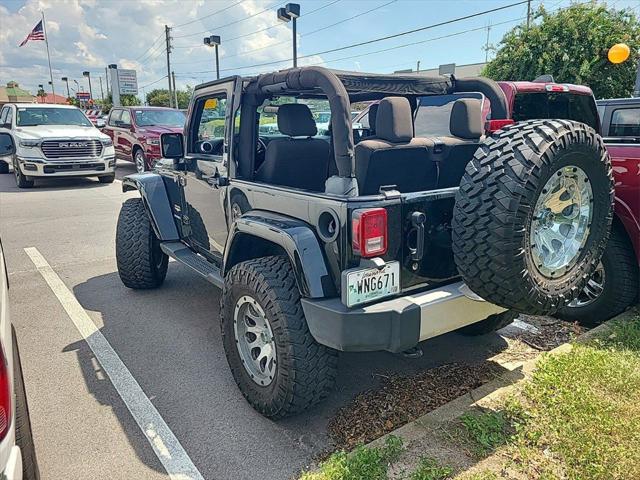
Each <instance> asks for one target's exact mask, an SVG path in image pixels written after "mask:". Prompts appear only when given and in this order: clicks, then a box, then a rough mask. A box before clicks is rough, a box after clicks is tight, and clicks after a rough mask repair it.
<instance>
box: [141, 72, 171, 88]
mask: <svg viewBox="0 0 640 480" xmlns="http://www.w3.org/2000/svg"><path fill="white" fill-rule="evenodd" d="M165 78H167V76H166V75H163V76H162V77H160V78H158V79H157V80H154V81H153V82H151V83H147V84H146V85H142V86H141V87H140V89H141V90H142V89H143V88H147V87H150V86H151V85H155V84H156V83H158V82H161V81H162V80H164V79H165Z"/></svg>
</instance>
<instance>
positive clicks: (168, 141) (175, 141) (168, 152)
mask: <svg viewBox="0 0 640 480" xmlns="http://www.w3.org/2000/svg"><path fill="white" fill-rule="evenodd" d="M160 146H161V147H162V156H163V157H164V158H173V159H174V160H176V159H180V158H182V157H183V156H184V135H183V134H182V133H163V134H161V135H160Z"/></svg>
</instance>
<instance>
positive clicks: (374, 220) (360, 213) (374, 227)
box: [351, 208, 387, 257]
mask: <svg viewBox="0 0 640 480" xmlns="http://www.w3.org/2000/svg"><path fill="white" fill-rule="evenodd" d="M351 235H352V242H351V244H352V247H353V253H354V254H355V255H360V256H361V257H374V256H377V255H384V254H385V253H387V211H386V210H385V209H384V208H366V209H360V210H354V212H353V216H352V217H351Z"/></svg>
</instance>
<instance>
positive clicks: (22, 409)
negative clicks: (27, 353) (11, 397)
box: [11, 326, 40, 480]
mask: <svg viewBox="0 0 640 480" xmlns="http://www.w3.org/2000/svg"><path fill="white" fill-rule="evenodd" d="M11 333H12V334H13V335H12V337H13V340H12V341H13V385H14V393H15V399H16V420H15V421H16V445H18V447H20V454H21V456H22V478H24V479H25V480H38V479H39V478H40V473H39V471H38V461H37V458H36V450H35V446H34V444H33V433H32V430H31V420H30V418H29V406H28V404H27V394H26V391H25V388H24V378H23V376H22V365H21V364H20V354H19V353H18V342H17V340H16V332H15V329H14V328H13V326H12V327H11Z"/></svg>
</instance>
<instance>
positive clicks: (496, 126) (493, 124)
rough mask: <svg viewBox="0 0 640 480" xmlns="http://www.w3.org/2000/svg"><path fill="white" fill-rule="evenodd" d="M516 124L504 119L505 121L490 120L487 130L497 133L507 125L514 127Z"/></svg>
mask: <svg viewBox="0 0 640 480" xmlns="http://www.w3.org/2000/svg"><path fill="white" fill-rule="evenodd" d="M514 123H516V122H514V121H513V120H511V119H510V118H504V119H500V120H489V121H488V122H487V130H488V131H489V132H491V133H493V132H497V131H498V130H500V129H501V128H504V127H506V126H507V125H513V124H514Z"/></svg>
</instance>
